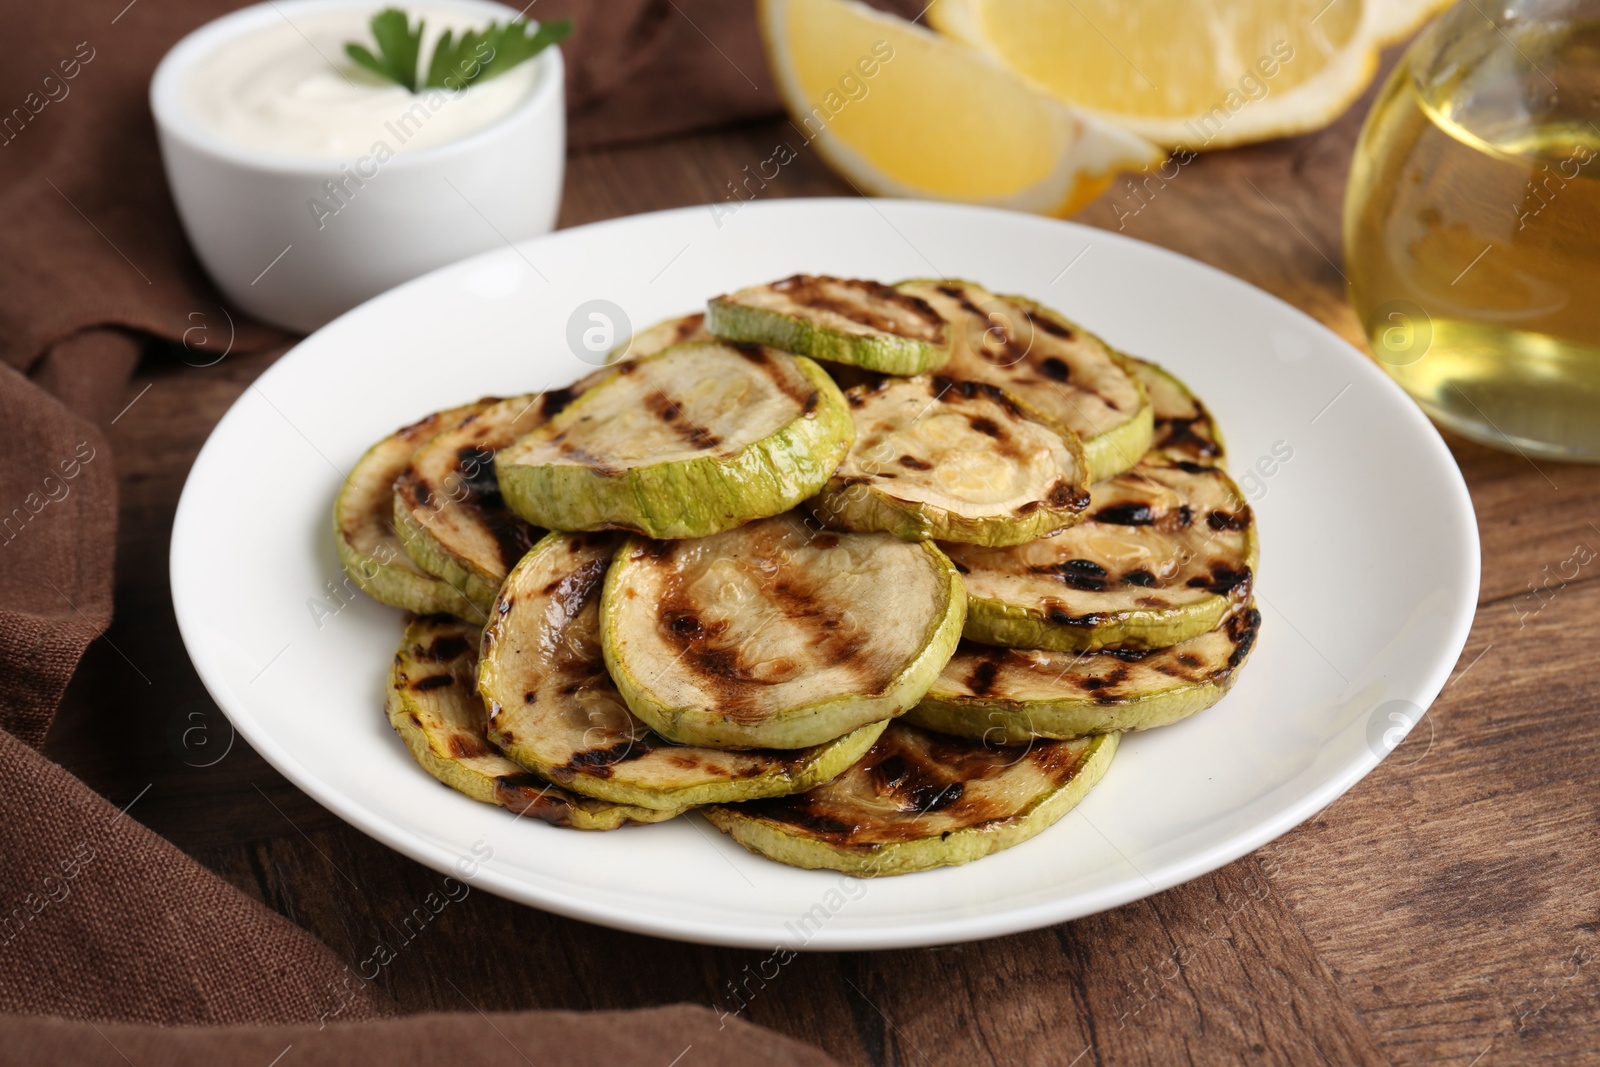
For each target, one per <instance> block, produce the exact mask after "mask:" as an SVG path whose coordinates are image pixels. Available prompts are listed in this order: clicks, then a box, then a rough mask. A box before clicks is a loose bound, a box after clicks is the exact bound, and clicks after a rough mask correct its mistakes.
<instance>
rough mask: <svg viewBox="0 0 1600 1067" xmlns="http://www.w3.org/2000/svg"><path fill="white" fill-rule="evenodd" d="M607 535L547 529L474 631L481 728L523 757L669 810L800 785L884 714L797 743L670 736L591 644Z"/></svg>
mask: <svg viewBox="0 0 1600 1067" xmlns="http://www.w3.org/2000/svg"><path fill="white" fill-rule="evenodd" d="M622 540H623V538H621V537H620V536H619V535H616V534H550V535H549V536H547V537H545V538H544V539H543V540H542V541H540V542H539V543H538V544H537V545H535V546H534V548H533V551H531V552H529V553H528V554H527V556H525V557H523V560H522V562H521V563H519V564H518V565H517V567H516V569H515V570H513V571H512V572H511V576H510V577H509V578H508V579H506V584H505V586H504V587H503V588H502V590H501V593H500V599H499V602H498V604H497V605H496V608H495V611H494V613H493V620H492V621H491V622H490V624H489V627H488V629H487V630H486V631H485V632H484V636H483V661H482V665H481V666H480V667H479V670H478V688H479V692H480V693H481V694H482V697H483V702H484V703H485V704H486V705H487V706H488V709H489V725H488V733H489V737H490V739H491V740H493V741H494V743H495V744H496V745H498V746H499V747H500V748H501V750H502V751H504V752H505V753H506V754H507V755H509V756H511V757H512V758H513V759H515V760H516V761H517V762H518V763H520V764H521V765H522V766H524V767H526V768H528V769H529V770H532V771H535V772H537V773H538V774H540V775H542V776H543V777H545V778H549V779H551V780H553V781H557V782H560V783H561V784H563V785H565V786H567V787H568V788H570V789H572V790H573V791H574V792H578V793H583V794H587V795H589V796H594V797H599V798H601V799H604V800H610V801H614V802H616V803H619V804H633V805H639V806H642V807H648V808H667V809H677V808H681V807H682V806H683V805H685V804H705V803H711V802H727V801H735V800H748V799H751V798H755V797H769V796H778V795H781V794H784V793H792V792H797V791H799V790H802V789H809V788H811V787H812V786H814V785H816V784H818V783H819V782H825V781H827V780H828V779H829V778H832V777H833V776H834V775H836V774H838V773H839V772H840V771H842V770H844V769H845V768H846V767H848V766H849V765H850V764H852V763H854V762H855V761H856V760H857V759H859V758H860V756H861V754H862V753H864V752H865V751H866V750H867V749H868V748H869V747H870V746H871V745H872V742H873V741H875V740H877V737H878V735H879V734H880V733H882V732H883V724H882V723H873V724H871V725H868V726H863V727H861V728H860V729H858V730H855V731H854V732H852V733H849V734H847V735H845V736H844V737H841V738H838V739H837V740H830V741H827V742H825V743H823V744H820V745H816V746H813V747H811V748H806V749H800V750H798V751H784V752H777V751H761V752H726V751H722V750H720V749H709V748H693V747H686V746H679V745H674V744H671V743H669V742H668V741H666V740H664V739H662V738H661V737H660V736H658V735H657V734H654V733H652V732H651V731H650V728H649V727H647V726H646V725H645V724H644V723H642V722H640V721H639V720H638V719H636V718H634V717H633V715H632V714H630V713H629V711H628V708H627V705H625V704H624V703H623V700H622V697H621V695H620V694H618V692H617V689H616V686H615V685H613V684H612V682H611V679H610V677H609V676H607V674H606V667H605V660H604V657H603V654H602V652H601V649H600V592H601V588H602V586H603V584H604V581H605V575H606V570H607V568H608V567H609V566H610V565H611V558H612V556H613V554H614V553H615V551H616V548H617V546H618V544H619V543H621V541H622Z"/></svg>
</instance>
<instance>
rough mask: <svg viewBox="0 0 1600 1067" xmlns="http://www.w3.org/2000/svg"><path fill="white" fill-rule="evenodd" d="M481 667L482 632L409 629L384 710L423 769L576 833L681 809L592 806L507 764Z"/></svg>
mask: <svg viewBox="0 0 1600 1067" xmlns="http://www.w3.org/2000/svg"><path fill="white" fill-rule="evenodd" d="M477 663H478V628H477V627H476V626H474V625H472V624H470V623H466V622H463V621H461V620H460V619H456V618H451V617H449V616H446V615H423V616H419V617H416V618H413V619H412V620H411V621H410V622H409V623H408V624H407V625H406V630H405V634H404V636H403V637H402V638H401V639H400V649H399V651H398V652H396V653H395V657H394V664H393V666H392V667H391V668H390V670H389V686H388V689H387V696H386V698H385V702H384V710H385V713H386V714H387V716H388V719H389V724H390V725H391V726H393V727H394V728H395V731H396V732H398V733H399V735H400V739H401V740H402V741H404V742H405V745H406V748H407V749H408V750H409V751H410V753H411V755H412V758H414V759H415V760H416V761H417V763H418V764H420V765H421V767H422V769H423V770H425V771H427V772H428V773H429V774H431V775H433V776H434V777H435V778H437V779H438V780H439V781H441V782H443V783H444V784H445V785H447V786H449V787H450V788H452V789H455V790H457V791H458V792H461V793H465V794H466V795H467V796H469V797H471V798H472V799H473V800H477V801H481V802H483V803H485V804H498V805H500V806H501V807H503V808H507V809H509V810H511V811H513V812H516V813H517V814H518V815H527V816H531V817H533V818H535V819H539V820H541V821H543V822H547V823H550V824H551V825H554V826H566V827H570V828H572V829H574V830H615V829H616V828H618V827H620V826H624V825H627V824H628V823H651V822H661V821H662V820H663V819H670V818H672V817H673V816H675V815H677V814H679V813H680V812H681V811H682V810H683V809H682V808H677V809H660V808H649V807H634V806H630V805H625V804H609V803H606V802H605V801H601V800H594V799H592V798H590V797H586V796H581V795H579V794H577V793H572V792H569V791H568V790H566V789H563V788H561V787H560V786H558V785H554V784H552V783H550V782H548V781H546V780H544V779H542V778H539V777H538V776H536V775H533V774H529V773H528V772H527V771H526V770H524V769H523V768H522V767H521V766H519V765H518V764H516V763H513V762H512V761H511V760H509V759H506V758H505V757H504V756H502V755H501V754H500V753H499V752H497V751H495V749H494V748H493V747H492V746H491V745H490V744H489V741H488V739H487V737H486V736H485V733H484V727H485V715H486V712H485V708H484V705H483V701H482V700H480V699H479V697H478V693H477V686H476V683H475V682H474V674H475V673H476V670H477Z"/></svg>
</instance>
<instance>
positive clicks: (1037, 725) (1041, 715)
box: [905, 604, 1261, 744]
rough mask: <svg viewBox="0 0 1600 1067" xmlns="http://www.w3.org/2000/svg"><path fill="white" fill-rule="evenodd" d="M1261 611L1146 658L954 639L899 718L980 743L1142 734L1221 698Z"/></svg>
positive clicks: (1244, 612)
mask: <svg viewBox="0 0 1600 1067" xmlns="http://www.w3.org/2000/svg"><path fill="white" fill-rule="evenodd" d="M1260 626H1261V613H1260V612H1258V611H1257V610H1256V609H1255V606H1254V605H1253V604H1246V605H1245V606H1244V607H1243V608H1241V609H1240V610H1239V611H1237V612H1235V613H1234V614H1233V615H1230V616H1229V617H1228V618H1227V619H1226V620H1224V622H1223V624H1222V625H1221V626H1219V627H1217V628H1216V629H1215V630H1208V631H1206V632H1205V633H1203V634H1201V635H1200V636H1199V637H1191V638H1189V639H1188V640H1187V641H1179V642H1178V643H1177V644H1175V645H1172V646H1171V647H1169V648H1158V649H1150V650H1146V651H1131V650H1130V651H1124V650H1107V651H1102V652H1049V651H1042V650H1035V649H1020V648H996V647H994V646H993V645H979V644H975V643H973V642H971V641H963V642H962V643H961V645H960V646H959V647H958V648H957V649H956V654H955V655H954V656H953V657H952V658H951V660H950V662H949V663H948V664H947V665H946V666H945V669H944V673H943V674H941V675H939V680H938V681H936V682H934V683H933V688H931V689H929V690H928V695H927V696H925V697H923V698H922V703H920V704H918V705H917V706H916V707H914V708H912V709H911V710H910V711H908V712H906V717H905V721H906V722H910V723H915V724H916V725H918V726H923V727H926V728H927V729H930V730H938V731H941V732H942V733H947V734H956V735H958V736H960V737H971V738H976V739H978V740H980V741H984V742H987V743H988V744H1019V743H1022V742H1025V741H1028V740H1030V739H1031V738H1035V737H1048V738H1059V739H1071V738H1074V737H1085V736H1087V735H1089V734H1104V733H1110V732H1111V731H1113V730H1148V729H1150V728H1151V727H1154V726H1166V725H1167V724H1169V723H1174V722H1177V721H1178V720H1179V719H1185V718H1188V717H1189V716H1190V715H1193V714H1194V713H1195V712H1197V711H1203V710H1204V709H1206V708H1209V707H1210V706H1211V705H1213V704H1215V703H1216V702H1217V701H1219V700H1221V699H1222V697H1223V694H1225V693H1226V692H1227V691H1228V690H1229V689H1230V688H1232V686H1233V680H1234V679H1235V678H1236V677H1237V676H1238V671H1239V667H1240V666H1241V665H1242V664H1243V663H1244V661H1245V658H1246V657H1247V656H1249V655H1250V649H1251V648H1252V647H1254V645H1255V641H1256V631H1257V630H1258V629H1259V628H1260Z"/></svg>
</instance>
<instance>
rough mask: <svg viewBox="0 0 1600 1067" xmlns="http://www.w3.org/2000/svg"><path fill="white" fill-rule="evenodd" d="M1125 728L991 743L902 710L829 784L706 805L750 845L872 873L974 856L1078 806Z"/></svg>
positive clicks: (793, 859) (795, 862)
mask: <svg viewBox="0 0 1600 1067" xmlns="http://www.w3.org/2000/svg"><path fill="white" fill-rule="evenodd" d="M1119 736H1120V735H1118V734H1114V733H1112V734H1101V735H1099V736H1096V737H1090V738H1084V739H1081V740H1077V741H1034V742H1033V743H1031V744H1029V745H1027V746H1008V745H985V744H981V743H978V742H974V741H968V740H964V739H961V738H955V737H946V736H943V735H941V734H936V733H933V732H931V731H928V730H922V729H919V728H917V727H915V726H912V725H910V724H908V723H906V722H899V721H897V722H892V723H890V724H889V728H888V729H887V730H885V731H884V732H883V736H882V737H880V738H878V742H877V744H875V745H873V746H872V749H871V751H869V752H868V753H867V754H866V755H865V756H864V757H862V759H861V760H860V761H859V762H858V763H856V764H855V766H853V767H851V768H850V769H849V770H847V771H845V772H844V773H843V774H841V775H840V776H839V777H837V778H835V779H834V780H833V781H831V782H829V783H827V784H826V785H821V786H818V787H817V788H815V789H812V790H809V791H808V792H805V793H800V794H797V795H795V796H789V797H779V798H777V799H775V800H759V801H756V802H754V803H751V804H738V805H730V806H727V807H713V808H707V809H706V812H705V815H706V818H707V819H709V820H710V821H711V823H712V825H714V826H716V827H717V828H718V829H719V830H722V831H723V832H724V833H726V834H729V835H731V836H732V837H733V839H734V840H735V841H737V842H739V844H741V845H743V846H744V847H745V848H747V849H749V850H750V851H752V852H758V853H760V854H762V855H764V856H768V857H770V858H772V859H775V860H777V861H778V862H779V863H787V864H790V865H791V866H794V867H806V868H812V869H815V868H818V867H826V868H830V869H832V870H836V871H844V872H845V873H846V874H852V875H855V876H857V877H861V878H869V877H875V876H879V875H889V874H908V873H910V872H912V871H922V870H927V869H928V868H930V867H944V866H953V865H955V864H961V863H970V862H971V861H972V860H975V859H979V858H980V857H983V856H987V855H989V854H990V853H991V852H999V851H1000V850H1001V849H1006V848H1010V847H1011V846H1012V845H1018V844H1021V843H1022V842H1024V841H1026V840H1028V838H1030V837H1033V836H1034V835H1035V834H1037V833H1038V832H1039V831H1041V830H1043V829H1044V828H1045V827H1047V826H1049V825H1050V824H1052V823H1054V822H1055V821H1057V820H1058V819H1060V818H1061V817H1062V816H1063V815H1065V814H1066V813H1067V812H1069V811H1071V810H1072V809H1073V808H1074V807H1076V806H1077V804H1078V801H1080V800H1082V799H1083V797H1084V795H1085V794H1086V793H1088V792H1089V790H1090V789H1091V788H1093V787H1094V785H1095V783H1096V782H1098V781H1099V780H1100V778H1101V777H1102V776H1103V775H1104V774H1105V772H1106V768H1107V767H1108V766H1110V764H1111V757H1112V756H1113V755H1114V754H1115V753H1116V750H1117V740H1118V738H1119Z"/></svg>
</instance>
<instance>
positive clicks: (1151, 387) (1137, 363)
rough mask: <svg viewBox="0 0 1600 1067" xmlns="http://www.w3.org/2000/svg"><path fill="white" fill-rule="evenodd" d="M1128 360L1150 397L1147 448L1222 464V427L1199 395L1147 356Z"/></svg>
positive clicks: (1193, 460)
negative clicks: (1151, 417) (1151, 427)
mask: <svg viewBox="0 0 1600 1067" xmlns="http://www.w3.org/2000/svg"><path fill="white" fill-rule="evenodd" d="M1128 361H1129V363H1131V364H1132V365H1133V372H1134V373H1135V374H1136V375H1138V377H1139V382H1140V384H1142V385H1143V386H1144V391H1145V392H1146V393H1147V394H1148V395H1149V397H1150V409H1151V413H1152V414H1153V415H1154V417H1155V429H1154V433H1153V434H1152V436H1151V441H1150V450H1151V451H1152V452H1156V453H1159V454H1160V455H1162V456H1165V457H1166V458H1167V459H1171V460H1187V461H1188V462H1190V463H1203V464H1207V465H1210V466H1215V467H1221V466H1224V465H1225V464H1226V456H1225V453H1224V450H1223V447H1222V431H1221V430H1219V429H1218V428H1217V423H1216V420H1215V419H1213V418H1212V417H1211V412H1210V411H1208V410H1206V406H1205V405H1204V404H1202V403H1201V402H1200V399H1199V398H1198V397H1196V396H1195V395H1194V394H1193V393H1192V392H1190V391H1189V387H1188V386H1187V385H1184V384H1183V382H1181V381H1179V380H1178V378H1177V377H1176V376H1175V375H1173V374H1172V373H1171V372H1170V371H1167V370H1165V369H1164V368H1162V367H1159V366H1157V365H1156V364H1154V363H1151V362H1149V361H1148V360H1143V359H1134V358H1133V357H1131V356H1130V357H1129V359H1128Z"/></svg>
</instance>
